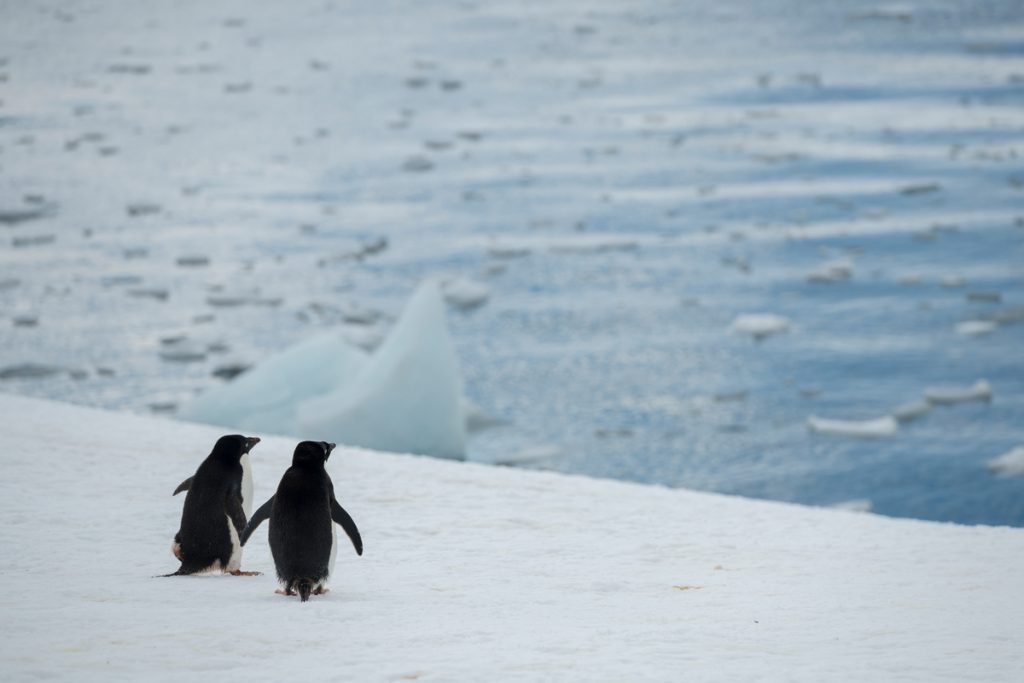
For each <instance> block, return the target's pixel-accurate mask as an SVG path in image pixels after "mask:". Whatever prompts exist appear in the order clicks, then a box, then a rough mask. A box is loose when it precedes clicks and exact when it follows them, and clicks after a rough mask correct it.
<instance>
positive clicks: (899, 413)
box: [892, 401, 932, 422]
mask: <svg viewBox="0 0 1024 683" xmlns="http://www.w3.org/2000/svg"><path fill="white" fill-rule="evenodd" d="M931 410H932V404H931V403H929V402H928V401H912V402H910V403H904V404H903V405H900V406H896V408H894V409H893V411H892V416H893V417H895V418H896V419H897V420H899V421H900V422H910V421H911V420H916V419H917V418H919V417H924V416H925V415H927V414H928V413H930V412H931Z"/></svg>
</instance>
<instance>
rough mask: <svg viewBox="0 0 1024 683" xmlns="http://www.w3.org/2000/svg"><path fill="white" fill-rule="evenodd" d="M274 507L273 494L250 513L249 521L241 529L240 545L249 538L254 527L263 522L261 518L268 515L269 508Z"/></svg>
mask: <svg viewBox="0 0 1024 683" xmlns="http://www.w3.org/2000/svg"><path fill="white" fill-rule="evenodd" d="M273 507H274V496H271V497H270V500H268V501H267V502H266V503H264V504H263V505H261V506H260V509H259V510H257V511H256V512H254V513H252V517H250V518H249V523H248V524H246V525H245V529H244V530H243V531H242V537H241V541H242V545H245V542H246V541H248V540H249V537H250V536H252V532H254V531H256V527H258V526H259V525H260V524H262V523H263V520H265V519H267V518H268V517H270V510H271V509H272V508H273Z"/></svg>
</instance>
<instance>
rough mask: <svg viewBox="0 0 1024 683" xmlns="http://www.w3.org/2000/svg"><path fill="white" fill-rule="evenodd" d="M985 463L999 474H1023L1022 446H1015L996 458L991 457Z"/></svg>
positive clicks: (1023, 448) (1023, 451)
mask: <svg viewBox="0 0 1024 683" xmlns="http://www.w3.org/2000/svg"><path fill="white" fill-rule="evenodd" d="M987 465H988V468H989V469H990V470H992V471H993V472H997V473H999V474H1017V475H1020V474H1024V446H1017V447H1016V448H1014V449H1013V450H1010V451H1007V452H1006V453H1003V454H1002V455H1000V456H999V457H998V458H992V459H991V460H989V461H988V463H987Z"/></svg>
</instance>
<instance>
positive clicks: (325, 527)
mask: <svg viewBox="0 0 1024 683" xmlns="http://www.w3.org/2000/svg"><path fill="white" fill-rule="evenodd" d="M332 450H334V444H333V443H326V442H324V441H303V442H302V443H300V444H299V445H298V446H296V447H295V454H294V455H293V457H292V466H291V467H289V468H288V470H287V471H286V472H285V473H284V476H283V477H281V483H280V484H279V485H278V487H277V493H275V494H274V495H273V497H271V499H270V500H268V501H267V502H266V503H264V504H263V505H262V506H261V507H260V509H259V510H257V511H256V513H255V514H254V515H253V516H252V519H250V520H249V524H248V525H247V526H246V527H245V530H244V531H243V532H242V545H245V542H246V541H247V540H249V536H251V535H252V532H253V531H255V530H256V527H258V526H259V525H260V524H261V523H262V522H263V520H265V519H268V518H269V519H270V531H269V533H268V536H269V539H270V551H271V553H272V554H273V556H274V566H275V567H276V569H277V578H278V580H279V581H280V582H281V590H280V591H278V592H279V593H283V594H284V595H295V594H296V593H298V595H299V598H300V599H301V600H302V602H306V601H307V600H309V596H310V595H321V594H323V593H326V592H327V579H328V578H329V577H330V575H331V573H332V571H333V570H334V555H335V552H336V550H337V531H336V529H335V527H334V525H333V524H332V523H331V522H332V521H333V522H336V523H337V524H338V525H340V526H341V528H342V529H344V530H345V533H346V534H348V537H349V539H350V540H351V541H352V545H353V546H354V547H355V549H356V553H357V554H358V555H362V554H363V539H362V538H361V537H360V535H359V529H358V528H356V523H355V522H354V521H352V518H351V517H350V516H349V514H348V513H347V512H345V509H344V508H343V507H341V505H339V504H338V500H337V499H336V498H335V497H334V484H333V483H332V482H331V477H330V476H329V475H328V474H327V470H326V469H325V468H324V465H325V463H326V462H327V458H328V457H330V455H331V451H332Z"/></svg>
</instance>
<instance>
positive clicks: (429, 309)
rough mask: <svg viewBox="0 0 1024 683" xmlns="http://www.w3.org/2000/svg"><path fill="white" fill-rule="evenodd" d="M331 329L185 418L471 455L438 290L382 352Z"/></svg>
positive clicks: (423, 298) (187, 411)
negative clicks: (358, 344) (362, 346)
mask: <svg viewBox="0 0 1024 683" xmlns="http://www.w3.org/2000/svg"><path fill="white" fill-rule="evenodd" d="M346 334H347V332H346V330H344V329H339V330H333V331H330V332H326V333H323V334H320V335H317V336H316V337H313V338H311V339H308V340H306V341H303V342H301V343H299V344H296V345H295V346H292V347H289V348H288V349H285V350H284V351H282V352H280V353H278V354H275V355H273V356H271V357H269V358H267V359H266V360H264V361H263V362H261V363H259V364H258V365H256V367H254V368H252V369H251V370H248V371H247V372H244V373H242V374H241V375H239V376H238V377H237V378H235V379H234V380H233V381H231V382H228V383H227V384H224V385H222V386H219V387H217V388H215V389H211V390H210V391H207V392H206V393H204V394H202V395H200V396H198V397H196V398H195V399H194V400H193V401H192V402H191V403H189V404H188V405H186V406H185V407H184V408H183V409H182V410H181V411H180V413H179V416H180V417H181V418H182V419H185V420H193V421H196V422H204V423H206V424H213V425H219V426H222V427H230V428H234V429H239V430H242V431H246V432H260V433H268V434H280V435H290V436H295V437H304V438H310V439H323V440H330V441H337V442H339V443H344V444H348V445H353V446H365V447H367V448H375V449H378V450H387V451H395V452H403V453H405V452H407V453H418V454H421V455H433V456H438V457H444V458H455V459H462V458H464V457H465V453H466V420H467V411H466V408H465V405H466V404H465V401H464V399H463V396H462V375H461V373H460V371H459V365H458V359H457V358H456V356H455V348H454V345H453V343H452V339H451V336H450V335H449V333H448V326H447V322H446V320H445V310H444V303H443V300H442V297H441V292H440V289H439V287H438V285H437V284H436V283H434V282H432V281H428V282H425V283H423V284H422V285H420V287H419V289H417V290H416V292H415V293H414V294H413V296H412V298H411V299H410V300H409V303H408V304H406V307H405V310H404V311H403V313H402V315H401V317H400V318H399V320H398V322H397V323H396V324H395V327H394V329H392V330H391V333H390V334H389V335H388V337H387V338H386V339H385V340H384V341H383V343H382V344H381V345H380V347H379V348H378V349H377V351H376V352H375V353H373V354H372V355H371V354H368V353H366V352H365V351H363V350H362V349H359V348H357V347H356V346H354V345H352V344H351V343H350V342H349V341H347V339H346Z"/></svg>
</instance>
